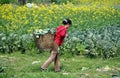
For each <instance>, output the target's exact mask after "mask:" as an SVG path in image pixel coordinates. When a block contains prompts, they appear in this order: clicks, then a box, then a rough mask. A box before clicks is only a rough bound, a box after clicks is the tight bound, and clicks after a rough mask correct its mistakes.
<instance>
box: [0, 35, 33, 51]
mask: <svg viewBox="0 0 120 78" xmlns="http://www.w3.org/2000/svg"><path fill="white" fill-rule="evenodd" d="M33 45H34V44H33V37H32V35H31V34H24V35H22V36H20V35H18V34H14V33H11V34H9V35H6V34H3V33H1V34H0V52H3V53H12V52H13V51H18V50H21V52H22V53H24V52H25V50H29V49H31V47H33Z"/></svg>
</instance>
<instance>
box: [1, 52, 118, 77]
mask: <svg viewBox="0 0 120 78" xmlns="http://www.w3.org/2000/svg"><path fill="white" fill-rule="evenodd" d="M48 56H49V52H48V53H47V52H45V53H41V54H38V53H36V52H35V51H31V52H30V51H28V52H26V54H21V53H20V52H14V53H12V54H1V55H0V62H1V66H3V67H6V68H5V69H4V70H5V71H4V73H0V78H111V75H113V74H116V75H120V70H118V68H120V63H119V59H120V57H116V58H111V59H107V60H103V59H100V58H96V59H90V58H87V57H84V56H69V54H68V57H66V55H65V56H64V55H63V56H61V71H60V72H57V73H56V72H54V69H53V68H54V66H53V63H52V64H51V65H50V66H49V68H48V71H47V72H41V70H40V66H41V65H42V64H43V62H44V61H45V60H46V59H47V58H48Z"/></svg>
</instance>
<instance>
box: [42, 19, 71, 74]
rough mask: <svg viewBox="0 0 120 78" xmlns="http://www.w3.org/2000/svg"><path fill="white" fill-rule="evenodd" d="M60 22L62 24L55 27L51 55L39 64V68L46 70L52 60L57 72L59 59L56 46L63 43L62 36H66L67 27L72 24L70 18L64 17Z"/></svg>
mask: <svg viewBox="0 0 120 78" xmlns="http://www.w3.org/2000/svg"><path fill="white" fill-rule="evenodd" d="M62 23H63V25H62V26H58V27H57V28H56V33H55V36H54V43H53V47H52V50H51V55H50V57H49V58H48V60H47V61H46V62H45V63H44V64H43V65H42V66H41V70H46V69H47V67H48V66H49V65H50V64H51V63H52V61H54V70H55V72H58V71H59V70H60V61H59V60H60V59H59V53H58V48H59V47H60V46H61V44H62V43H63V41H64V38H65V37H66V32H67V29H68V28H69V27H70V26H71V25H72V21H71V20H70V19H65V20H63V22H62Z"/></svg>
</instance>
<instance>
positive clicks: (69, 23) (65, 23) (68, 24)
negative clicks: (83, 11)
mask: <svg viewBox="0 0 120 78" xmlns="http://www.w3.org/2000/svg"><path fill="white" fill-rule="evenodd" d="M62 23H63V25H66V26H68V27H69V26H71V25H72V21H71V20H70V19H64V20H63V22H62Z"/></svg>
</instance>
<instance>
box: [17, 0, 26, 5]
mask: <svg viewBox="0 0 120 78" xmlns="http://www.w3.org/2000/svg"><path fill="white" fill-rule="evenodd" d="M18 2H19V3H20V4H21V5H25V3H26V0H18Z"/></svg>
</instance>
